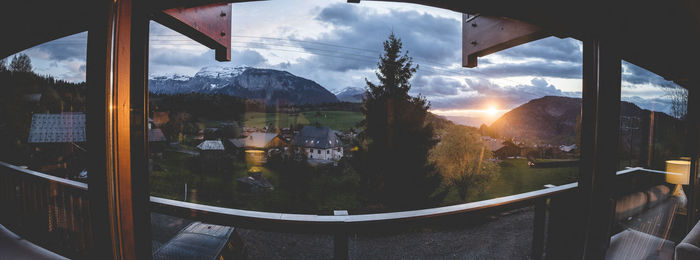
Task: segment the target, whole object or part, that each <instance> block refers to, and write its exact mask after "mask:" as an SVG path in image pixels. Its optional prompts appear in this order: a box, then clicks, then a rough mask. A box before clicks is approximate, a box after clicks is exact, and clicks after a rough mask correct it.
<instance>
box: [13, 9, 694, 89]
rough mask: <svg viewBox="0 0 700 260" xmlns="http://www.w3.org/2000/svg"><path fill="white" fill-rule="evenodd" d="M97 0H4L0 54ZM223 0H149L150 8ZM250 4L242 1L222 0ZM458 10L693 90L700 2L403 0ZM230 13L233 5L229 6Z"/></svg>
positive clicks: (81, 22) (78, 26) (69, 28)
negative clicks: (613, 58)
mask: <svg viewBox="0 0 700 260" xmlns="http://www.w3.org/2000/svg"><path fill="white" fill-rule="evenodd" d="M94 2H96V1H95V0H54V1H44V0H8V1H3V3H2V4H1V5H2V8H0V9H1V10H0V24H2V27H1V28H0V35H3V37H1V39H2V40H1V42H0V46H2V48H1V49H0V57H6V56H9V55H12V54H14V53H17V52H19V51H21V50H24V49H27V48H30V47H32V46H35V45H38V44H40V43H43V42H47V41H51V40H54V39H58V38H61V37H64V36H68V35H71V34H75V33H78V32H82V31H85V30H86V29H87V24H88V23H89V20H88V17H90V10H95V8H94V7H93V6H92V5H94ZM215 2H221V1H214V0H152V9H153V10H154V12H155V11H156V10H164V9H168V8H174V7H180V6H183V7H192V6H197V5H203V4H210V3H215ZM226 2H248V1H226ZM390 2H407V3H416V4H422V5H428V6H434V7H440V8H445V9H449V10H453V11H456V12H462V13H471V14H474V13H479V14H481V15H488V16H503V17H510V18H514V19H518V20H521V21H524V22H528V23H532V24H534V25H537V26H539V27H542V28H544V29H545V30H547V32H549V33H551V34H552V35H555V36H559V37H573V38H576V39H579V40H585V39H590V38H601V39H606V40H608V41H611V42H614V43H616V44H617V45H618V46H620V54H621V57H622V58H623V59H624V60H626V61H629V62H631V63H634V64H636V65H638V66H641V67H643V68H645V69H647V70H650V71H653V72H654V73H656V74H659V75H661V76H663V77H664V78H666V79H669V80H673V81H675V82H676V83H678V84H679V85H682V86H685V87H687V88H692V87H694V86H695V85H700V65H699V64H700V63H698V60H700V49H699V47H700V1H696V0H667V1H632V0H616V1H609V0H606V1H602V0H575V1H573V0H540V1H522V0H474V1H440V0H432V1H430V0H405V1H398V0H396V1H394V0H390ZM234 8H235V6H234Z"/></svg>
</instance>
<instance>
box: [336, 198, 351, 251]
mask: <svg viewBox="0 0 700 260" xmlns="http://www.w3.org/2000/svg"><path fill="white" fill-rule="evenodd" d="M333 215H335V216H347V215H348V211H347V210H334V211H333ZM348 250H349V248H348V233H347V230H344V229H342V228H340V229H338V232H337V233H336V234H335V235H333V259H341V260H343V259H348V257H349V254H348Z"/></svg>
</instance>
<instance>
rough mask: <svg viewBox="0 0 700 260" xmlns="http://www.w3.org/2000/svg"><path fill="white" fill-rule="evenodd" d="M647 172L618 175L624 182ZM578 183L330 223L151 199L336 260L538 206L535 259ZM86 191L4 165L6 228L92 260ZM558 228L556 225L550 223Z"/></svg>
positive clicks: (158, 206) (0, 186) (1, 199)
mask: <svg viewBox="0 0 700 260" xmlns="http://www.w3.org/2000/svg"><path fill="white" fill-rule="evenodd" d="M634 171H646V170H645V169H642V168H630V169H627V170H624V171H620V172H618V175H622V174H625V173H629V172H634ZM577 186H578V184H577V183H570V184H566V185H561V186H556V187H551V188H545V189H542V190H536V191H532V192H526V193H521V194H516V195H511V196H505V197H500V198H495V199H489V200H483V201H478V202H471V203H465V204H459V205H453V206H446V207H438V208H429V209H421V210H412V211H401V212H391V213H378V214H362V215H344V216H323V215H306V214H287V213H271V212H258V211H249V210H239V209H231V208H223V207H215V206H207V205H202V204H196V203H189V202H183V201H176V200H170V199H164V198H159V197H151V199H150V200H151V209H152V211H154V212H158V213H164V214H169V215H172V216H177V217H182V218H188V219H195V220H200V221H204V222H208V223H212V224H220V225H227V226H235V227H239V228H248V229H256V230H264V231H273V232H288V233H311V234H329V235H333V237H334V255H335V257H336V258H347V256H348V235H349V234H350V233H351V232H353V233H356V232H362V231H387V232H392V231H401V230H404V229H405V228H410V227H413V228H415V227H421V226H425V225H430V224H432V223H440V224H441V225H451V224H452V223H454V224H457V223H459V222H463V221H464V219H465V218H469V217H474V216H488V215H493V214H499V213H502V212H505V211H508V210H511V209H516V208H522V207H525V206H532V205H534V208H535V217H534V230H533V237H532V238H533V239H532V255H533V258H541V257H542V253H543V250H544V247H545V241H544V238H545V231H546V229H547V227H546V224H547V223H545V222H546V218H545V216H546V214H547V209H548V207H550V206H551V205H550V204H551V203H547V201H548V199H551V198H555V197H558V196H564V195H565V194H569V195H571V194H573V193H572V192H574V191H575V190H576V189H577ZM87 188H88V187H87V185H86V184H84V183H80V182H75V181H71V180H66V179H63V178H58V177H54V176H50V175H46V174H42V173H39V172H36V171H32V170H28V169H25V168H23V167H18V166H14V165H10V164H7V163H3V162H0V205H1V206H2V209H3V210H2V213H0V221H2V223H1V224H3V225H5V226H8V227H9V228H10V229H12V230H13V231H15V232H16V233H18V234H19V235H20V236H23V237H24V238H26V239H28V240H30V241H32V242H34V243H37V244H39V245H40V246H42V247H45V248H47V249H50V250H52V251H55V252H59V253H62V254H65V255H66V256H68V257H72V258H86V257H87V255H86V254H87V253H86V252H88V251H89V249H90V248H91V241H92V240H91V234H92V232H91V229H90V227H91V219H90V214H89V207H90V204H89V200H88V199H87ZM550 222H551V221H550Z"/></svg>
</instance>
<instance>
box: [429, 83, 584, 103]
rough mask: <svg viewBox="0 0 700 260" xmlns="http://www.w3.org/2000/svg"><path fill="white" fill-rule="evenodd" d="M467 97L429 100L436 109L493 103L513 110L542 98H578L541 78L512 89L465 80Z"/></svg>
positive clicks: (576, 94) (577, 94)
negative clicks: (468, 91) (467, 91)
mask: <svg viewBox="0 0 700 260" xmlns="http://www.w3.org/2000/svg"><path fill="white" fill-rule="evenodd" d="M465 82H466V85H467V86H468V90H471V92H470V93H469V94H468V95H458V96H450V97H438V98H435V99H431V103H432V104H433V107H434V108H438V109H481V108H483V107H484V106H485V105H486V104H487V103H489V102H491V101H495V102H497V103H498V104H499V106H501V107H502V108H514V107H516V106H518V105H521V104H523V103H526V102H528V101H530V100H532V99H536V98H541V97H544V96H570V97H580V95H581V94H580V93H578V92H563V91H561V90H559V89H557V88H556V87H554V85H551V84H549V82H547V80H545V79H543V78H534V79H532V80H531V81H530V84H520V85H517V86H513V87H503V86H499V85H497V84H495V83H493V82H491V81H489V80H487V79H484V78H475V79H465Z"/></svg>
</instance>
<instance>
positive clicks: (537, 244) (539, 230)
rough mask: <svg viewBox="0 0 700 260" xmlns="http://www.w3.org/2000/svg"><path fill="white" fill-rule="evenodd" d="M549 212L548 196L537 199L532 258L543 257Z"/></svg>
mask: <svg viewBox="0 0 700 260" xmlns="http://www.w3.org/2000/svg"><path fill="white" fill-rule="evenodd" d="M546 213H547V198H541V199H537V200H536V201H535V220H534V223H533V225H532V229H533V234H532V259H542V257H543V255H542V254H543V253H544V245H545V242H544V234H545V232H546V230H545V228H546V225H545V221H546Z"/></svg>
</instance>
